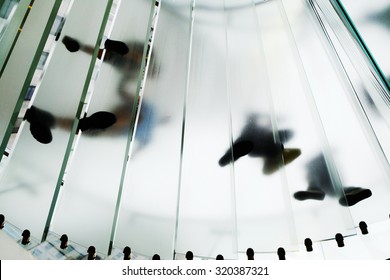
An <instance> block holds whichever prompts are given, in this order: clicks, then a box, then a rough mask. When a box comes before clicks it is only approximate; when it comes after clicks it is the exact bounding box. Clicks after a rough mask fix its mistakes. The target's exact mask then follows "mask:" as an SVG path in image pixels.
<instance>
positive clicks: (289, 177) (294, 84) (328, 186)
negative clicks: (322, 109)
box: [258, 0, 354, 242]
mask: <svg viewBox="0 0 390 280" xmlns="http://www.w3.org/2000/svg"><path fill="white" fill-rule="evenodd" d="M266 5H267V6H268V10H267V13H265V10H264V9H262V10H260V9H258V17H259V22H260V26H261V27H262V31H263V32H262V42H263V48H264V52H265V58H266V65H267V70H268V71H267V72H268V75H269V80H270V83H271V91H272V98H273V105H274V109H275V113H276V122H277V124H278V125H279V127H280V129H283V130H282V133H278V134H280V139H281V141H282V142H283V144H284V148H285V151H284V152H283V158H284V164H285V165H286V167H285V174H286V175H285V176H286V181H285V183H286V184H287V185H288V189H289V191H290V201H291V203H292V207H293V218H294V221H295V224H296V230H297V237H298V240H300V242H303V240H304V239H305V238H311V239H312V240H313V241H317V240H322V239H327V238H330V237H331V236H333V235H334V232H335V231H336V232H337V231H340V232H342V233H351V232H352V233H353V232H354V224H353V220H352V218H351V214H350V211H349V209H348V207H345V206H343V205H342V203H340V200H342V199H343V197H344V196H343V188H342V185H341V182H340V178H339V174H338V170H337V167H336V166H335V163H334V159H333V156H334V155H333V154H332V153H331V150H330V147H329V143H328V139H327V137H326V134H325V131H324V130H323V124H322V122H321V119H320V115H319V113H318V111H317V106H316V103H315V100H314V98H313V91H314V90H319V91H320V93H322V94H327V91H324V88H327V85H326V84H329V87H332V86H334V85H338V84H339V81H338V79H337V78H333V77H330V78H329V79H327V80H326V81H325V80H324V79H321V77H324V76H321V73H320V74H319V71H322V69H323V64H325V65H326V63H327V62H328V60H329V57H328V54H327V52H326V50H325V49H323V48H322V46H321V41H320V39H319V38H318V34H317V30H315V28H314V27H315V26H314V25H313V24H312V22H311V21H310V18H308V17H307V8H308V6H307V5H305V3H304V1H302V2H301V1H285V2H284V1H279V0H278V1H271V2H267V3H266ZM267 15H273V16H272V21H269V22H267V23H268V25H266V24H265V23H264V21H262V19H264V18H266V16H267ZM302 34H305V35H304V36H302ZM313 49H315V50H316V51H315V52H313V51H312V50H313ZM303 56H304V57H305V58H306V57H307V56H310V59H311V62H312V63H311V64H308V65H307V64H304V63H303ZM305 61H306V60H305ZM313 80H314V82H318V81H319V82H320V85H321V86H322V87H318V88H317V87H315V88H314V86H317V84H313ZM338 117H339V116H338ZM295 149H299V150H300V152H301V154H300V156H299V157H298V158H296V159H295V160H294V158H295V156H296V153H297V151H296V150H295Z"/></svg>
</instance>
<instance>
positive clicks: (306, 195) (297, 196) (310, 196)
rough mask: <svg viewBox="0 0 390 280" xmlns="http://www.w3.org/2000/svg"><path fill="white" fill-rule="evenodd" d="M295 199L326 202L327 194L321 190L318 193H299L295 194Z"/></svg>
mask: <svg viewBox="0 0 390 280" xmlns="http://www.w3.org/2000/svg"><path fill="white" fill-rule="evenodd" d="M294 198H295V199H297V200H300V201H302V200H306V199H314V200H324V198H325V193H324V192H323V191H321V190H318V191H299V192H296V193H294Z"/></svg>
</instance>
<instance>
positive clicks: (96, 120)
mask: <svg viewBox="0 0 390 280" xmlns="http://www.w3.org/2000/svg"><path fill="white" fill-rule="evenodd" d="M114 123H116V116H115V115H114V114H113V113H110V112H104V111H101V112H96V113H94V114H92V115H91V116H89V117H85V118H82V119H80V121H79V126H78V129H80V130H81V131H85V130H88V129H91V130H96V129H105V128H108V127H110V126H112V125H113V124H114Z"/></svg>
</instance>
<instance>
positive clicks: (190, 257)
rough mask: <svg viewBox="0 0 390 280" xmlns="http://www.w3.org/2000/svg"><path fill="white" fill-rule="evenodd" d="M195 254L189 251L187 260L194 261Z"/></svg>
mask: <svg viewBox="0 0 390 280" xmlns="http://www.w3.org/2000/svg"><path fill="white" fill-rule="evenodd" d="M193 259H194V254H193V253H192V252H191V251H187V253H186V260H193Z"/></svg>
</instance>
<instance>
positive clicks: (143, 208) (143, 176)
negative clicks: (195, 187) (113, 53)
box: [115, 0, 192, 259]
mask: <svg viewBox="0 0 390 280" xmlns="http://www.w3.org/2000/svg"><path fill="white" fill-rule="evenodd" d="M191 2H192V1H190V0H185V1H164V2H163V3H161V8H160V12H159V17H158V25H157V29H156V33H155V38H154V44H153V50H152V60H151V62H150V66H149V71H148V78H147V80H146V85H145V88H144V94H143V99H142V104H141V116H140V120H139V122H138V125H137V130H136V132H135V139H134V142H133V143H132V144H133V146H132V151H131V155H130V160H129V163H128V166H127V173H126V180H125V182H124V191H123V195H122V200H121V207H120V214H119V219H118V229H117V234H116V238H115V246H117V247H119V248H123V247H124V246H130V247H131V248H132V251H133V252H139V253H143V254H146V255H148V256H149V259H150V256H152V255H153V254H155V253H158V254H159V255H160V257H161V258H162V259H172V257H173V249H174V248H173V240H174V235H175V226H176V209H177V192H178V178H179V171H180V147H181V140H182V139H181V135H182V119H183V106H184V97H185V92H186V81H187V78H186V76H187V67H188V55H189V41H190V34H189V33H190V23H191V17H190V11H191V9H190V7H191ZM164 30H170V31H169V32H164Z"/></svg>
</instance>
